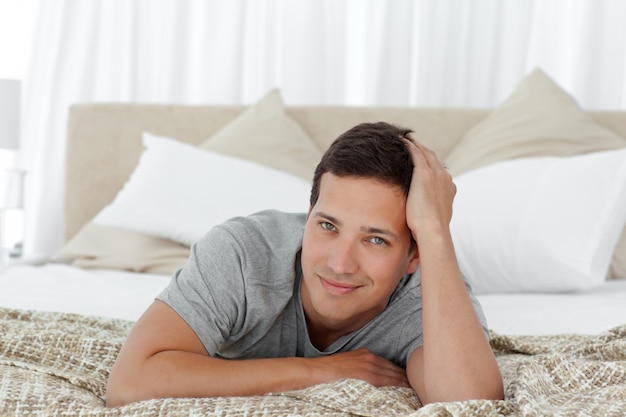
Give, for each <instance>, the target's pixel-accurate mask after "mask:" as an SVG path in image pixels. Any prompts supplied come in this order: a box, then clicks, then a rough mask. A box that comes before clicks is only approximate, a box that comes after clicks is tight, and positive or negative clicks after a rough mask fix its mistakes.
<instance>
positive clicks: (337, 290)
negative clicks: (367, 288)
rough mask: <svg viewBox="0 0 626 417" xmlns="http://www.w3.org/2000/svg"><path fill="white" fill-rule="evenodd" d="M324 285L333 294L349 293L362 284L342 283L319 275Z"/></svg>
mask: <svg viewBox="0 0 626 417" xmlns="http://www.w3.org/2000/svg"><path fill="white" fill-rule="evenodd" d="M319 279H320V282H321V283H322V287H324V289H325V290H326V291H328V292H329V293H331V294H333V295H348V294H351V293H353V292H354V291H356V290H357V289H359V288H361V286H360V285H349V284H341V283H337V282H331V281H328V280H326V279H324V278H322V277H319Z"/></svg>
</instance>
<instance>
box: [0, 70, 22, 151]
mask: <svg viewBox="0 0 626 417" xmlns="http://www.w3.org/2000/svg"><path fill="white" fill-rule="evenodd" d="M19 145H20V82H19V81H17V80H0V148H4V149H12V150H16V149H18V148H19Z"/></svg>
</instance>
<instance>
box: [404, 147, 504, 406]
mask: <svg viewBox="0 0 626 417" xmlns="http://www.w3.org/2000/svg"><path fill="white" fill-rule="evenodd" d="M407 146H408V148H409V150H410V151H411V154H412V157H413V162H414V165H415V168H414V172H413V180H412V183H411V189H410V191H409V196H408V199H407V223H408V225H409V228H410V229H411V232H412V233H413V236H414V238H415V239H416V241H417V245H418V249H419V254H420V272H421V282H422V328H423V336H424V345H423V346H422V347H420V348H418V349H416V350H415V351H414V352H413V353H412V354H411V356H410V357H409V361H408V365H407V374H408V378H409V381H410V382H411V386H412V387H413V388H414V389H415V390H416V391H417V393H418V395H419V397H420V399H421V401H422V402H423V403H430V402H437V401H458V400H466V399H502V398H503V395H504V394H503V387H502V377H501V375H500V370H499V368H498V364H497V362H496V360H495V357H494V354H493V351H492V350H491V347H490V345H489V341H488V339H487V337H486V336H485V334H484V332H483V329H482V326H481V323H480V321H479V319H478V317H477V315H476V312H475V310H474V307H473V304H472V301H471V299H470V296H469V294H468V291H467V288H466V285H465V281H464V279H463V276H462V274H461V272H460V270H459V266H458V263H457V260H456V255H455V253H454V245H453V243H452V237H451V235H450V227H449V224H450V220H451V218H452V201H453V199H454V195H455V193H456V187H455V185H454V183H453V182H452V178H451V176H450V174H448V172H447V171H446V170H445V169H444V167H443V165H442V164H441V162H440V161H439V159H438V158H437V156H436V155H435V153H434V152H432V151H431V150H430V149H428V148H426V147H424V146H423V145H420V144H418V143H415V142H409V143H407Z"/></svg>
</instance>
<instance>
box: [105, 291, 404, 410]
mask: <svg viewBox="0 0 626 417" xmlns="http://www.w3.org/2000/svg"><path fill="white" fill-rule="evenodd" d="M342 378H358V379H363V380H366V381H368V382H370V383H371V384H373V385H375V386H384V385H400V386H408V381H407V379H406V373H405V371H404V369H402V368H399V367H397V366H396V365H394V364H393V363H391V362H389V361H387V360H385V359H383V358H381V357H379V356H376V355H374V354H373V353H371V352H369V351H368V350H366V349H359V350H356V351H352V352H345V353H339V354H335V355H330V356H324V357H320V358H315V359H305V358H276V359H249V360H227V359H220V358H215V357H211V356H209V355H208V354H207V352H206V350H205V348H204V346H203V345H202V343H201V341H200V339H199V338H198V337H197V336H196V334H195V332H194V331H193V330H192V329H191V327H189V325H188V324H187V323H186V322H185V321H184V320H183V319H182V318H181V317H180V316H179V315H178V314H177V313H176V312H175V311H174V310H173V309H172V308H171V307H169V306H168V305H167V304H165V303H163V302H161V301H155V302H154V303H153V304H152V305H151V306H150V307H149V308H148V310H147V311H146V312H145V313H144V314H143V316H142V317H141V318H140V319H139V320H138V321H137V323H136V324H135V326H134V327H133V329H132V331H131V332H130V334H129V336H128V338H127V340H126V342H125V344H124V346H123V347H122V350H121V351H120V353H119V356H118V358H117V360H116V362H115V365H114V366H113V369H112V370H111V375H110V377H109V381H108V384H107V395H106V404H107V406H109V407H114V406H119V405H123V404H127V403H130V402H134V401H139V400H144V399H149V398H165V397H216V396H235V395H255V394H264V393H268V392H275V391H285V390H291V389H300V388H305V387H307V386H311V385H314V384H318V383H323V382H330V381H334V380H338V379H342Z"/></svg>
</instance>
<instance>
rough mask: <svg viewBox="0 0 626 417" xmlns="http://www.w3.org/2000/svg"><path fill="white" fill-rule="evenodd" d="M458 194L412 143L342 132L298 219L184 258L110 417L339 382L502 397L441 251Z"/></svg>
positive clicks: (141, 339)
mask: <svg viewBox="0 0 626 417" xmlns="http://www.w3.org/2000/svg"><path fill="white" fill-rule="evenodd" d="M455 192H456V188H455V186H454V184H453V182H452V179H451V177H450V175H449V174H448V172H447V171H446V170H445V169H444V167H443V165H442V164H441V162H440V161H439V159H438V158H437V156H436V155H435V153H434V152H432V151H431V150H429V149H427V148H426V147H424V146H422V145H421V144H419V143H417V142H416V141H413V140H412V139H411V138H410V131H409V130H407V129H402V128H398V127H395V126H392V125H390V124H387V123H375V124H362V125H358V126H356V127H354V128H353V129H351V130H349V131H347V132H346V133H344V134H343V135H341V136H340V137H339V138H338V139H337V140H336V141H335V142H334V143H333V144H332V145H331V146H330V148H329V149H328V151H327V152H326V153H325V154H324V156H323V158H322V160H321V162H320V164H319V165H318V167H317V169H316V172H315V176H314V179H313V187H312V192H311V200H310V209H309V212H308V214H306V215H304V214H286V213H280V212H277V211H266V212H261V213H258V214H256V215H252V216H250V217H247V218H236V219H232V220H230V221H228V222H226V223H225V224H223V225H221V226H218V227H215V228H213V229H212V230H211V231H210V232H209V233H208V234H207V235H206V236H205V237H204V238H202V239H201V240H200V241H199V242H198V243H197V244H196V245H194V246H193V248H192V253H191V255H190V259H189V261H188V262H187V263H186V265H185V266H184V267H183V268H182V269H181V270H180V271H179V272H177V273H176V274H175V276H174V277H173V279H172V282H171V283H170V285H169V286H168V287H167V288H166V289H165V290H164V292H163V293H162V294H161V295H160V296H159V297H158V300H156V301H155V302H154V303H153V304H152V305H151V306H150V307H149V308H148V310H147V311H146V312H145V314H144V315H143V316H142V317H141V318H140V319H139V320H138V321H137V323H136V325H135V326H134V328H133V330H132V331H131V333H130V334H129V336H128V339H127V341H126V343H125V344H124V346H123V348H122V350H121V352H120V354H119V356H118V359H117V361H116V363H115V365H114V367H113V369H112V371H111V376H110V378H109V383H108V387H107V405H109V406H117V405H121V404H125V403H129V402H133V401H138V400H142V399H147V398H158V397H208V396H228V395H233V396H234V395H254V394H263V393H267V392H276V391H284V390H292V389H300V388H304V387H307V386H311V385H314V384H318V383H324V382H330V381H334V380H338V379H343V378H358V379H362V380H365V381H368V382H369V383H371V384H373V385H375V386H385V385H397V386H405V387H409V386H410V387H412V388H413V389H414V390H415V391H416V392H417V394H418V395H419V397H420V399H421V401H422V403H424V404H425V403H429V402H435V401H454V400H465V399H472V398H489V399H500V398H502V397H503V388H502V379H501V376H500V372H499V369H498V366H497V363H496V361H495V358H494V355H493V352H492V350H491V348H490V346H489V342H488V338H487V336H486V324H485V322H484V317H483V316H482V311H481V309H480V306H479V305H478V302H477V301H476V300H475V299H474V297H473V295H472V294H471V290H470V289H469V287H468V286H467V285H466V283H465V281H464V279H463V277H462V275H461V272H460V271H459V267H458V264H457V261H456V258H455V254H454V247H453V244H452V239H451V237H450V231H449V223H450V219H451V216H452V201H453V199H454V195H455Z"/></svg>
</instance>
